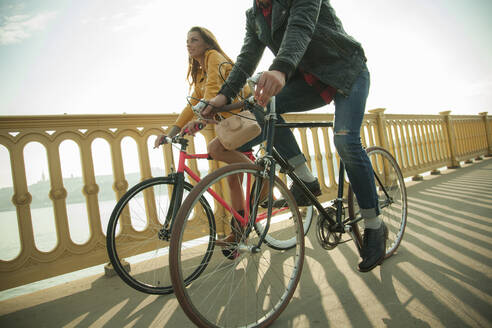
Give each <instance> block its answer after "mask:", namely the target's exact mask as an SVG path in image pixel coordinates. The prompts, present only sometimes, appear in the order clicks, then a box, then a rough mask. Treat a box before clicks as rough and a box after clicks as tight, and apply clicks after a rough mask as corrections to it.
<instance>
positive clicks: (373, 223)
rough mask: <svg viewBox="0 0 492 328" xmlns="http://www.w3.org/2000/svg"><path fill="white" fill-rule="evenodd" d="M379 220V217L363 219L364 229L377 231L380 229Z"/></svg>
mask: <svg viewBox="0 0 492 328" xmlns="http://www.w3.org/2000/svg"><path fill="white" fill-rule="evenodd" d="M381 222H383V220H381V218H380V217H379V216H376V217H373V218H370V219H364V227H365V228H366V229H379V227H381Z"/></svg>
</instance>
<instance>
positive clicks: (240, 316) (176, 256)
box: [169, 163, 304, 327]
mask: <svg viewBox="0 0 492 328" xmlns="http://www.w3.org/2000/svg"><path fill="white" fill-rule="evenodd" d="M261 172H262V169H261V167H260V166H258V165H255V164H244V163H238V164H231V165H227V166H225V167H222V168H220V169H218V170H217V171H215V172H213V173H211V174H209V175H208V176H206V177H205V178H204V179H203V180H202V181H201V182H199V183H198V184H197V185H196V186H195V188H194V189H193V190H192V191H191V193H190V194H189V195H188V197H187V198H186V199H185V200H184V202H183V205H182V206H181V208H180V210H179V212H178V213H177V215H176V222H175V226H174V228H173V231H172V234H171V245H170V255H169V259H170V268H171V280H172V283H173V287H174V290H175V295H176V298H177V299H178V301H179V304H180V305H181V307H182V309H183V311H184V312H185V313H186V315H187V316H188V318H189V319H190V320H191V321H192V322H193V323H194V324H195V325H197V326H198V327H226V326H229V325H234V327H266V326H268V325H269V324H271V323H272V322H273V321H274V320H275V319H276V318H277V317H278V316H279V315H280V313H281V312H282V311H283V310H284V309H285V307H286V306H287V304H288V303H289V301H290V299H291V298H292V295H293V294H294V291H295V289H296V287H297V284H298V282H299V279H300V276H301V272H302V266H303V263H304V232H303V229H302V224H301V219H300V216H299V213H298V211H297V204H296V202H295V200H294V198H293V196H292V194H291V193H290V191H289V190H288V188H287V187H286V186H285V184H284V183H283V182H282V181H281V180H280V179H278V180H277V181H278V184H277V183H276V185H277V186H278V188H279V189H281V190H282V196H284V197H285V198H286V199H287V200H288V204H289V207H291V208H292V209H293V213H294V215H293V217H292V222H293V226H294V229H295V231H296V240H297V242H296V247H294V248H291V249H289V250H280V251H279V250H275V249H273V248H270V247H268V246H267V245H265V244H262V246H261V247H260V248H259V251H258V252H257V253H255V252H254V251H253V246H255V245H257V243H258V240H259V236H258V235H257V234H256V232H255V231H254V230H253V229H248V230H250V231H251V232H250V234H249V236H247V239H242V241H241V242H239V243H238V244H237V245H236V250H237V254H238V256H237V257H236V258H234V259H233V260H230V259H227V258H225V257H224V256H222V254H220V252H216V254H217V255H214V256H213V257H212V258H211V259H210V262H209V264H208V266H207V268H206V270H205V271H204V272H203V273H202V275H201V276H200V277H199V278H197V279H196V280H195V281H193V283H191V284H190V285H189V286H188V287H187V286H186V284H185V282H184V280H183V276H185V275H184V274H183V272H184V271H186V270H189V269H190V263H191V262H192V261H193V255H194V254H193V253H192V252H190V248H187V247H184V246H185V245H184V244H185V243H186V242H185V241H184V238H183V236H184V234H185V230H186V227H187V226H189V225H190V224H188V223H189V222H188V219H189V210H188V209H189V208H191V207H193V206H194V204H196V202H197V201H198V199H199V198H200V197H202V195H203V194H204V193H205V192H206V191H207V189H208V188H214V186H215V184H216V183H222V182H224V181H225V179H227V177H228V176H232V175H235V174H248V175H249V177H257V176H259V174H260V173H261ZM247 181H248V178H247V177H246V178H243V179H242V184H243V187H244V185H248V182H247ZM250 185H251V184H250ZM246 188H247V187H246ZM244 194H245V195H247V193H246V192H244ZM295 212H297V214H295ZM215 218H216V220H221V221H220V222H216V225H217V226H220V225H221V224H222V220H223V222H224V223H227V224H228V222H229V220H230V219H229V216H227V217H222V218H221V217H219V215H215ZM243 238H246V237H243ZM192 251H196V252H198V251H199V249H198V248H197V249H196V250H192ZM202 251H203V250H202ZM201 256H202V255H201V254H200V253H199V256H198V257H201ZM191 269H192V268H191Z"/></svg>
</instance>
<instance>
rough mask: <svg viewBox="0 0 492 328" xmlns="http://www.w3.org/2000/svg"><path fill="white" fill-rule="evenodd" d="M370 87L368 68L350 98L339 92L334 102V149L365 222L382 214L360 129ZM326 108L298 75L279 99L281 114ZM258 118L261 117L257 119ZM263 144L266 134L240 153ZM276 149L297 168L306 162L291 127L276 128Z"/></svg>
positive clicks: (248, 144)
mask: <svg viewBox="0 0 492 328" xmlns="http://www.w3.org/2000/svg"><path fill="white" fill-rule="evenodd" d="M369 85H370V77H369V72H368V71H367V69H365V70H363V71H362V72H361V73H360V75H359V77H358V78H357V80H356V81H355V83H354V85H353V86H352V89H351V91H350V96H348V97H345V96H343V95H341V94H340V93H337V94H336V95H335V99H334V102H335V124H334V132H335V136H334V142H335V147H336V149H337V152H338V154H339V155H340V158H341V159H342V161H343V163H344V165H345V171H346V172H347V175H348V178H349V180H350V183H351V185H352V189H353V190H354V193H355V196H356V197H357V202H358V203H359V206H360V208H361V212H362V217H363V218H365V219H370V218H373V217H376V216H378V215H379V206H378V203H379V202H378V195H377V192H376V186H375V184H374V175H373V171H372V166H371V162H370V161H369V158H368V157H367V154H366V152H365V150H364V149H363V148H362V144H361V139H360V128H361V125H362V120H363V118H364V111H365V106H366V99H367V95H368V93H369ZM325 105H326V102H325V101H324V100H323V99H322V98H321V96H320V95H319V94H318V93H317V92H316V90H315V89H314V88H312V87H311V86H309V85H308V84H307V83H306V82H305V81H304V79H303V78H302V76H301V75H299V74H297V75H295V76H293V77H292V78H291V79H290V80H289V82H288V83H287V84H286V85H285V87H284V88H283V89H282V91H281V92H280V93H279V94H278V95H277V96H276V109H277V113H278V114H284V113H293V112H304V111H309V110H312V109H315V108H320V107H322V106H325ZM255 115H257V114H255ZM257 117H258V116H257ZM258 119H261V118H260V117H258ZM279 122H284V119H283V118H282V117H281V116H279ZM262 141H263V134H261V135H260V136H258V137H257V138H255V139H253V140H252V141H250V142H248V143H247V144H245V145H243V146H241V147H240V148H239V150H246V149H249V148H251V147H252V146H254V145H257V144H259V143H260V142H262ZM274 147H275V149H277V151H278V152H279V153H280V155H281V156H282V157H284V158H285V159H287V160H288V162H289V164H290V165H292V166H294V167H296V166H298V165H300V164H302V163H304V162H306V159H305V157H304V155H303V154H302V152H301V150H300V148H299V145H298V144H297V141H296V139H295V137H294V134H293V133H292V131H291V130H290V129H289V128H277V129H276V130H275V137H274Z"/></svg>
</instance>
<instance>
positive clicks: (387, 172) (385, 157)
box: [348, 146, 407, 258]
mask: <svg viewBox="0 0 492 328" xmlns="http://www.w3.org/2000/svg"><path fill="white" fill-rule="evenodd" d="M366 151H367V156H368V157H369V159H370V161H371V164H372V167H373V170H374V174H375V176H374V178H375V179H374V180H375V184H376V190H377V193H378V198H379V207H380V210H381V214H380V217H381V219H382V220H383V222H384V223H385V224H386V227H387V228H388V240H387V241H386V256H385V258H388V257H390V256H391V255H392V254H393V253H394V252H395V251H396V249H397V248H398V246H399V245H400V243H401V240H402V238H403V233H404V232H405V227H406V225H407V191H406V188H405V181H404V179H403V175H402V173H401V170H400V167H399V166H398V163H397V162H396V160H395V159H394V158H393V156H392V155H391V154H390V153H389V152H388V151H387V150H385V149H384V148H381V147H377V146H375V147H370V148H368V149H367V150H366ZM348 204H349V205H348V206H349V215H350V217H351V218H360V210H359V205H358V203H357V199H356V197H355V195H354V193H353V191H352V188H351V187H349V193H348ZM362 221H363V220H361V221H359V222H358V223H356V224H354V225H353V226H352V228H353V231H354V235H355V236H356V238H357V239H358V242H359V245H362V239H363V233H362V231H363V224H362Z"/></svg>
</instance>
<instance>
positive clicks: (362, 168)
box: [334, 70, 386, 272]
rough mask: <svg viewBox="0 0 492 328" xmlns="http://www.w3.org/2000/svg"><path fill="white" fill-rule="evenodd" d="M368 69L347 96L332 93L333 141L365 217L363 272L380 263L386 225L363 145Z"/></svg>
mask: <svg viewBox="0 0 492 328" xmlns="http://www.w3.org/2000/svg"><path fill="white" fill-rule="evenodd" d="M369 84H370V81H369V72H367V70H364V71H363V72H362V73H361V74H360V76H359V78H358V79H357V80H356V82H355V83H354V86H353V87H352V90H351V91H350V96H348V97H345V96H343V95H340V94H337V95H336V96H335V127H334V130H335V136H334V142H335V146H336V148H337V151H338V154H339V155H340V158H341V159H342V161H343V163H344V165H345V170H346V172H347V175H348V178H349V180H350V184H351V186H352V189H353V190H354V193H355V196H356V197H357V202H358V203H359V207H360V208H361V214H362V217H363V218H364V225H365V231H364V244H363V248H362V251H361V254H362V262H361V263H359V270H360V271H363V272H366V271H370V270H372V269H373V268H374V267H375V266H376V265H378V264H380V263H381V261H382V260H383V259H384V254H385V237H384V235H385V233H386V231H385V229H386V227H385V226H384V224H382V221H381V219H380V218H379V203H378V195H377V191H376V186H375V183H374V174H373V170H372V166H371V162H370V161H369V158H368V157H367V153H366V151H365V150H364V149H363V148H362V144H361V140H360V128H361V125H362V120H363V118H364V110H365V105H366V99H367V95H368V93H369Z"/></svg>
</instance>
